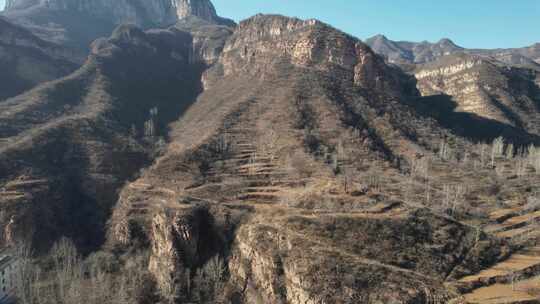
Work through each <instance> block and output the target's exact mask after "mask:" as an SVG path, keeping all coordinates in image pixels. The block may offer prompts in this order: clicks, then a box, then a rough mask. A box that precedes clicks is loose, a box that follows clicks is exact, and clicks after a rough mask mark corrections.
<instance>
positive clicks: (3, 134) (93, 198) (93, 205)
mask: <svg viewBox="0 0 540 304" xmlns="http://www.w3.org/2000/svg"><path fill="white" fill-rule="evenodd" d="M193 50H194V46H193V37H192V36H191V35H190V34H189V33H187V32H182V31H179V30H177V29H174V28H172V29H170V30H156V31H150V32H147V33H144V32H142V31H141V30H139V29H137V28H135V27H133V26H121V27H119V28H117V29H116V30H115V32H114V33H113V35H112V36H111V38H109V39H99V40H97V41H96V42H95V43H94V44H93V45H92V54H91V55H90V57H89V59H88V60H87V62H86V64H85V65H84V66H83V67H81V68H80V69H79V70H77V71H76V72H74V73H73V74H71V75H69V76H67V77H65V78H62V79H59V80H55V81H53V82H49V83H46V84H44V85H42V86H40V87H38V88H36V89H34V90H31V91H29V92H27V93H25V94H23V95H20V96H17V97H14V98H12V99H8V100H7V101H5V102H4V103H2V104H1V105H0V113H1V114H0V142H1V146H0V181H1V184H2V186H3V187H2V189H3V191H4V192H2V193H3V194H2V196H1V199H2V206H3V210H4V211H5V212H3V213H2V214H3V216H4V217H7V219H6V218H4V219H2V223H5V224H7V223H8V222H10V220H9V219H10V218H11V221H12V222H13V225H14V227H11V228H13V229H12V231H14V235H19V237H20V236H26V235H28V236H30V237H32V238H33V239H34V240H35V241H36V242H37V245H38V246H39V245H44V244H49V242H50V241H51V240H53V239H54V238H55V237H58V236H59V235H60V234H66V233H67V232H69V235H71V236H73V237H74V238H75V239H77V240H78V241H79V242H80V244H81V245H82V248H92V247H91V246H95V245H97V244H99V242H100V240H101V239H102V236H101V233H102V229H103V224H104V221H105V220H106V218H107V213H108V212H109V209H110V207H111V206H112V204H113V203H114V201H115V200H116V189H117V188H118V187H119V186H120V185H121V184H122V183H124V181H125V180H127V179H128V178H130V177H132V176H134V175H135V174H136V173H137V172H138V170H139V169H140V168H141V167H143V166H144V165H145V164H147V163H148V162H149V161H150V160H151V158H152V155H153V154H154V153H156V152H158V151H159V147H161V146H163V138H165V137H166V134H167V123H168V122H170V121H173V120H175V119H177V118H178V116H179V115H180V113H182V111H184V110H185V109H186V108H187V106H188V105H189V104H190V103H191V102H192V101H193V100H194V99H195V96H196V95H197V94H198V92H199V91H200V87H201V85H200V74H201V72H202V70H203V69H204V68H205V66H206V65H205V63H204V62H201V61H197V60H196V58H193V52H194V51H193ZM141 62H144V63H145V64H140V63H141ZM4 238H5V237H4ZM4 241H8V240H6V239H4Z"/></svg>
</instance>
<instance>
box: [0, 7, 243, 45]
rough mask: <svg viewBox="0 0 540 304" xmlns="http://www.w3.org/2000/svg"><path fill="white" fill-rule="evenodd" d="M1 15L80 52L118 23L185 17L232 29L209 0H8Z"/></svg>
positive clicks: (164, 22)
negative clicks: (78, 49)
mask: <svg viewBox="0 0 540 304" xmlns="http://www.w3.org/2000/svg"><path fill="white" fill-rule="evenodd" d="M5 9H6V10H5V12H4V15H5V16H6V17H7V18H9V19H11V20H12V21H14V22H16V23H19V24H22V25H24V26H26V27H27V28H29V29H30V30H32V32H34V33H35V34H36V35H38V36H39V37H40V38H42V39H45V40H49V41H52V42H56V43H61V44H65V45H68V46H72V47H77V48H80V49H87V48H88V45H89V44H90V43H91V42H92V41H93V40H94V39H96V38H98V37H104V36H105V37H106V36H108V35H109V34H110V33H111V31H112V30H113V29H114V28H115V27H116V26H117V25H119V24H123V23H132V24H135V25H137V26H140V27H143V28H150V27H164V26H169V25H172V24H174V23H176V22H177V21H180V20H183V19H185V18H188V17H197V18H200V19H202V20H205V21H207V22H210V23H214V24H220V25H226V26H234V22H233V21H232V20H229V19H225V18H221V17H219V16H218V15H217V13H216V9H215V8H214V5H213V4H212V3H211V2H210V1H209V0H150V1H145V0H114V1H113V0H95V1H91V2H89V1H84V0H8V1H7V2H6V8H5Z"/></svg>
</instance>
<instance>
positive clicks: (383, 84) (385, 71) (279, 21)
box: [220, 15, 410, 95]
mask: <svg viewBox="0 0 540 304" xmlns="http://www.w3.org/2000/svg"><path fill="white" fill-rule="evenodd" d="M282 59H288V60H290V61H291V63H292V64H294V65H295V66H298V67H309V68H315V69H317V70H320V71H324V72H332V71H335V70H337V69H340V70H343V71H344V72H345V73H348V75H347V76H348V77H350V81H351V82H352V84H354V85H357V86H359V87H361V88H364V89H366V90H381V91H382V90H387V91H389V92H392V93H393V94H395V95H400V94H401V93H402V92H403V91H406V90H408V89H409V88H408V87H407V84H406V83H404V82H403V78H400V76H401V75H400V76H398V74H399V73H398V72H397V71H395V70H392V68H390V67H388V66H387V65H386V64H384V61H383V60H382V58H380V57H379V56H377V55H376V54H375V53H373V51H371V49H369V47H368V46H366V45H365V44H363V43H362V42H360V41H358V40H357V39H355V38H353V37H351V36H348V35H347V34H345V33H341V32H339V31H337V30H334V29H332V30H329V27H328V26H327V25H325V24H324V23H322V22H320V21H317V20H306V21H304V20H299V19H290V18H283V17H280V16H263V15H259V16H255V17H253V18H250V19H249V20H247V21H243V22H242V23H241V24H240V25H239V26H238V28H237V30H236V31H235V35H234V36H233V37H232V38H231V40H230V41H229V42H228V44H227V45H226V47H225V49H224V52H223V56H222V59H221V62H220V63H221V64H222V65H223V69H224V75H225V76H228V75H231V74H233V73H238V72H240V71H243V72H246V71H247V72H249V73H252V74H258V73H261V72H265V71H264V68H265V64H268V63H275V62H277V61H279V60H282ZM408 93H410V91H409V92H408Z"/></svg>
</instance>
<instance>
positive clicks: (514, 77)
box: [415, 54, 540, 134]
mask: <svg viewBox="0 0 540 304" xmlns="http://www.w3.org/2000/svg"><path fill="white" fill-rule="evenodd" d="M537 74H538V72H537V71H535V70H531V69H520V68H512V67H507V66H504V65H502V64H500V63H498V62H496V61H494V60H489V59H486V58H484V57H479V56H473V55H465V54H462V55H452V56H447V57H443V58H441V59H440V60H438V61H435V62H433V63H430V64H425V65H423V66H420V67H419V68H417V70H416V71H415V76H416V78H417V80H418V88H419V90H420V91H421V92H422V94H423V95H424V96H429V95H438V94H445V95H448V96H451V97H452V98H453V100H454V101H455V102H456V104H457V111H461V112H466V113H473V114H476V115H479V116H481V117H485V118H489V119H493V120H495V121H499V122H502V123H505V124H509V125H512V126H515V127H518V128H522V129H524V130H526V131H527V132H531V133H535V134H539V132H540V121H539V118H538V111H539V110H540V88H539V87H538V86H537V85H536V79H537V77H538V76H537Z"/></svg>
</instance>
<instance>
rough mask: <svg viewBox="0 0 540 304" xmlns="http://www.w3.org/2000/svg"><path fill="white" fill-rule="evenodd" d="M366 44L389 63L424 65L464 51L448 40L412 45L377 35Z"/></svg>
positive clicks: (411, 43)
mask: <svg viewBox="0 0 540 304" xmlns="http://www.w3.org/2000/svg"><path fill="white" fill-rule="evenodd" d="M366 44H368V45H369V46H370V47H371V48H372V49H373V50H374V51H375V52H376V53H378V54H381V55H383V56H385V57H386V58H387V59H388V61H389V62H391V63H425V62H429V61H434V60H436V59H437V58H439V57H441V56H445V55H449V54H453V53H457V52H462V51H463V50H464V49H463V48H462V47H459V46H457V45H456V44H455V43H454V42H452V41H451V40H450V39H442V40H440V41H439V42H437V43H429V42H427V41H424V42H420V43H414V42H407V41H392V40H389V39H388V38H386V37H385V36H383V35H377V36H374V37H372V38H369V39H367V40H366Z"/></svg>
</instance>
